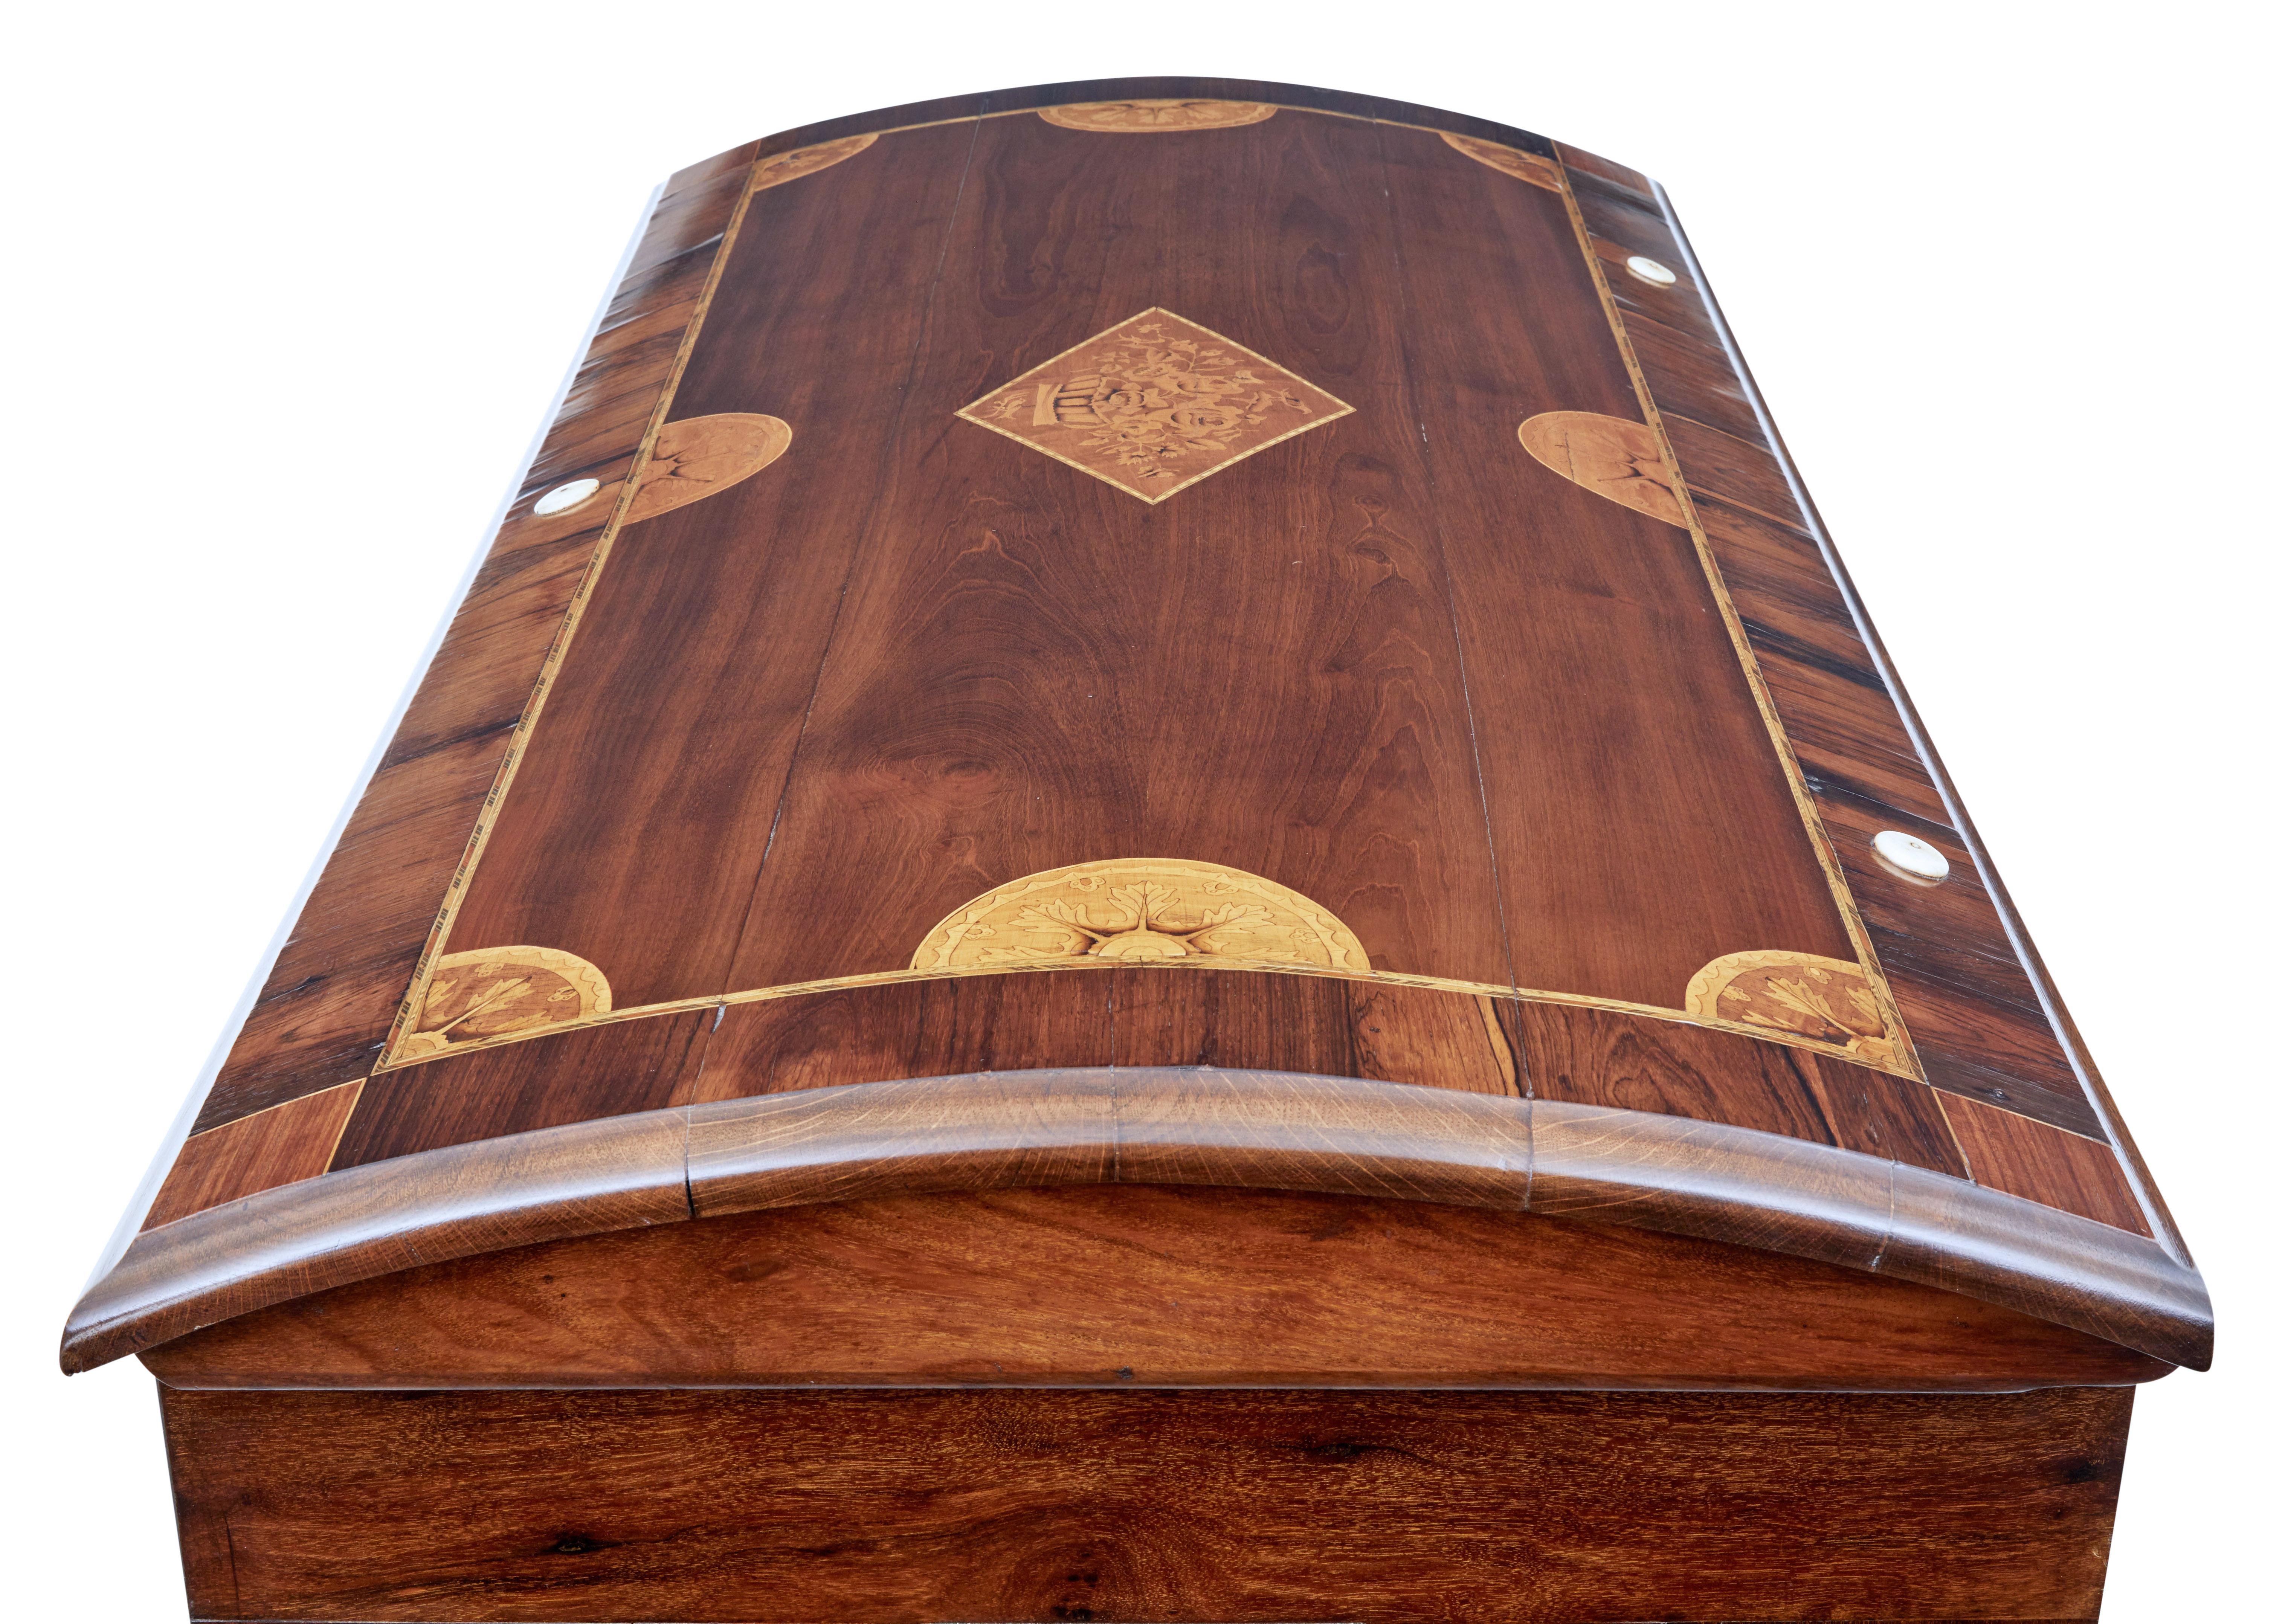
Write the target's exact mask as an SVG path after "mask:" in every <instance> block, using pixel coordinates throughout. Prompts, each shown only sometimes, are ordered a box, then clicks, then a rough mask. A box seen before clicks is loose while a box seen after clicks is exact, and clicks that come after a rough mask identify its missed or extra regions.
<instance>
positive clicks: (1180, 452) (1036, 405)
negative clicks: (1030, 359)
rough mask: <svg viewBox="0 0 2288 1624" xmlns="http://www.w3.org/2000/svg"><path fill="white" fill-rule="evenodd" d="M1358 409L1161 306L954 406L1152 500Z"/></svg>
mask: <svg viewBox="0 0 2288 1624" xmlns="http://www.w3.org/2000/svg"><path fill="white" fill-rule="evenodd" d="M1351 410H1352V409H1351V408H1350V407H1348V406H1347V405H1345V404H1344V403H1343V402H1340V401H1339V400H1337V399H1336V398H1335V397H1334V396H1333V395H1331V394H1328V393H1327V392H1326V391H1325V390H1323V389H1322V388H1319V387H1318V386H1316V385H1315V384H1310V383H1307V382H1305V381H1304V380H1303V379H1302V378H1298V377H1297V376H1296V375H1295V374H1294V373H1292V372H1291V371H1289V370H1287V369H1286V368H1284V367H1283V366H1281V365H1279V364H1278V362H1274V361H1268V360H1266V359H1265V358H1264V357H1263V356H1261V355H1259V354H1256V353H1255V352H1254V351H1253V350H1251V349H1249V348H1247V347H1246V346H1243V345H1239V344H1235V343H1233V342H1232V341H1231V340H1230V339H1228V338H1225V337H1224V336H1223V335H1222V334H1220V333H1217V332H1212V331H1210V330H1208V329H1207V328H1204V327H1203V326H1201V325H1200V324H1199V323H1198V322H1188V321H1186V320H1185V319H1184V318H1183V317H1182V316H1180V315H1176V314H1172V313H1171V312H1169V311H1165V310H1161V309H1158V308H1154V309H1150V310H1147V311H1144V312H1142V313H1141V314H1137V315H1132V316H1131V317H1129V318H1128V320H1126V321H1124V322H1121V323H1119V324H1118V325H1117V326H1115V327H1108V328H1106V329H1105V330H1103V331H1102V332H1100V333H1099V334H1097V335H1096V337H1094V338H1089V339H1085V340H1084V341H1083V342H1081V343H1079V344H1076V345H1075V346H1073V347H1072V348H1070V349H1069V350H1066V351H1065V352H1064V353H1063V354H1059V355H1053V356H1051V357H1050V358H1049V359H1048V360H1046V361H1045V362H1042V363H1041V364H1040V365H1038V366H1037V367H1035V368H1034V369H1033V370H1031V371H1029V372H1025V373H1022V374H1021V375H1019V376H1018V377H1016V378H1012V379H1011V380H1010V381H1009V382H1007V383H1005V384H1004V385H1002V386H1000V387H999V388H997V389H996V390H994V391H992V392H991V393H990V394H986V395H984V396H983V397H981V399H978V400H975V401H972V402H970V403H969V404H968V405H966V406H965V407H963V408H962V409H961V410H960V411H959V412H958V413H957V414H956V415H957V416H958V417H961V418H965V419H966V420H967V421H969V422H972V423H974V424H976V425H977V426H979V427H980V428H989V429H991V430H992V431H993V432H994V433H995V434H1006V435H1007V436H1008V437H1009V438H1010V439H1012V440H1014V441H1016V442H1019V443H1020V444H1022V445H1028V446H1030V447H1032V449H1033V450H1037V451H1041V452H1045V453H1046V454H1047V455H1048V456H1051V457H1053V458H1056V459H1057V460H1058V461H1059V462H1061V463H1063V464H1065V465H1066V466H1068V467H1073V468H1077V469H1079V470H1080V471H1081V472H1082V473H1084V474H1093V475H1095V476H1096V477H1097V478H1098V479H1100V480H1102V481H1104V482H1105V483H1107V484H1108V485H1116V486H1118V487H1119V488H1120V489H1121V490H1124V491H1126V492H1128V494H1129V495H1131V496H1132V497H1140V498H1143V499H1144V500H1145V501H1147V502H1164V501H1166V500H1167V499H1168V498H1170V497H1172V496H1174V495H1175V494H1176V493H1177V492H1178V491H1180V490H1184V489H1185V488H1186V487H1188V486H1190V485H1196V484H1197V483H1198V482H1200V481H1202V480H1204V479H1205V478H1207V476H1208V475H1209V474H1216V473H1219V472H1220V471H1222V470H1223V469H1225V468H1228V467H1230V466H1232V464H1234V463H1235V462H1238V461H1240V460H1242V459H1243V458H1249V457H1252V456H1254V455H1255V453H1256V452H1258V451H1260V450H1264V449H1266V448H1267V447H1269V446H1274V445H1276V444H1278V443H1279V442H1281V441H1283V440H1290V439H1292V438H1293V437H1294V436H1295V435H1297V434H1304V433H1306V432H1307V431H1309V430H1311V429H1315V428H1317V427H1319V426H1322V425H1323V424H1327V423H1331V422H1333V421H1334V420H1335V419H1336V418H1341V417H1347V416H1348V415H1349V413H1350V411H1351Z"/></svg>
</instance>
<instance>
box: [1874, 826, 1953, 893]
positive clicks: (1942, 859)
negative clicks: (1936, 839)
mask: <svg viewBox="0 0 2288 1624" xmlns="http://www.w3.org/2000/svg"><path fill="white" fill-rule="evenodd" d="M1871 843H1872V845H1873V846H1874V848H1875V861H1877V862H1878V863H1880V864H1882V865H1883V866H1884V867H1885V868H1887V869H1889V870H1890V871H1891V872H1893V873H1895V874H1898V875H1902V876H1903V877H1904V878H1906V879H1908V880H1914V881H1915V882H1916V883H1917V884H1919V885H1927V886H1934V885H1936V884H1937V883H1938V882H1939V881H1940V880H1944V879H1945V878H1946V876H1947V872H1948V869H1949V866H1950V865H1949V864H1948V863H1947V860H1946V854H1945V853H1944V852H1942V851H1941V850H1940V849H1939V848H1937V847H1935V846H1933V845H1932V844H1931V843H1930V842H1929V841H1927V840H1917V839H1915V837H1914V836H1912V835H1911V834H1909V833H1907V832H1905V831H1904V830H1903V829H1886V830H1884V831H1883V832H1881V833H1880V834H1879V835H1877V836H1876V837H1875V839H1874V840H1873V841H1872V842H1871Z"/></svg>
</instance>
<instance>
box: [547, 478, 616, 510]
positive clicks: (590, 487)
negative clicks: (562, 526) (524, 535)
mask: <svg viewBox="0 0 2288 1624" xmlns="http://www.w3.org/2000/svg"><path fill="white" fill-rule="evenodd" d="M603 488H604V485H603V482H602V481H600V480H574V481H572V482H570V483H569V484H564V485H559V486H558V487H557V488H556V489H555V490H551V491H548V492H546V493H545V494H544V495H543V496H542V497H541V498H540V500H538V501H537V502H535V503H534V504H533V505H532V511H533V513H534V515H535V516H536V517H537V518H542V519H552V518H554V517H555V516H556V515H557V514H559V513H570V512H571V511H572V510H573V509H574V508H576V507H577V506H580V504H581V503H583V502H584V501H586V500H587V499H588V498H590V497H592V496H594V495H595V494H596V493H597V492H598V491H600V490H602V489H603Z"/></svg>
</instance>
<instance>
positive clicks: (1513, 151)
mask: <svg viewBox="0 0 2288 1624" xmlns="http://www.w3.org/2000/svg"><path fill="white" fill-rule="evenodd" d="M1438 133H1439V134H1440V135H1441V136H1442V137H1443V138H1444V139H1445V142H1446V145H1447V146H1449V147H1452V148H1453V149H1454V150H1455V151H1456V152H1458V153H1461V154H1463V155H1466V156H1468V157H1473V158H1475V159H1476V160H1477V161H1478V162H1479V163H1482V164H1484V165H1485V166H1486V167H1487V168H1488V169H1498V170H1499V171H1501V172H1502V173H1503V174H1505V175H1508V176H1511V177H1513V178H1514V179H1519V180H1522V181H1524V182H1526V183H1527V184H1528V185H1529V186H1537V187H1547V188H1548V189H1549V190H1550V191H1553V192H1561V191H1563V190H1564V189H1565V186H1564V183H1563V182H1562V181H1561V180H1560V179H1558V178H1557V165H1556V164H1555V163H1553V162H1552V161H1551V160H1550V159H1547V158H1545V157H1542V156H1540V155H1538V154H1537V153H1530V152H1520V151H1519V150H1518V149H1517V148H1516V147H1505V146H1503V145H1501V143H1500V142H1498V141H1482V140H1480V139H1478V138H1477V137H1475V136H1474V135H1456V134H1455V133H1454V132H1453V131H1450V130H1442V131H1439V132H1438Z"/></svg>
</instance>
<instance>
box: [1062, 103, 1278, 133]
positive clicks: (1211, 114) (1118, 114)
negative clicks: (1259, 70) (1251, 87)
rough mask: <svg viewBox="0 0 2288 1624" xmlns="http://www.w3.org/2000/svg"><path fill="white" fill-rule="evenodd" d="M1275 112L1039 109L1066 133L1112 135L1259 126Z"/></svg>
mask: <svg viewBox="0 0 2288 1624" xmlns="http://www.w3.org/2000/svg"><path fill="white" fill-rule="evenodd" d="M1278 110H1279V109H1278V108H1277V107H1272V106H1270V105H1269V104H1267V103H1266V102H1260V101H1076V102H1075V103H1073V104H1072V105H1071V106H1070V107H1043V108H1042V109H1041V116H1042V117H1043V118H1045V119H1047V120H1048V121H1049V122H1050V123H1053V124H1061V125H1062V126H1063V127H1064V128H1066V129H1068V130H1095V131H1105V132H1108V133H1116V134H1135V133H1150V132H1153V131H1170V130H1228V129H1231V128H1232V127H1233V126H1234V125H1236V124H1259V123H1262V122H1263V121H1264V120H1265V119H1267V118H1268V117H1270V116H1271V115H1273V114H1274V113H1276V112H1277V111H1278Z"/></svg>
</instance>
